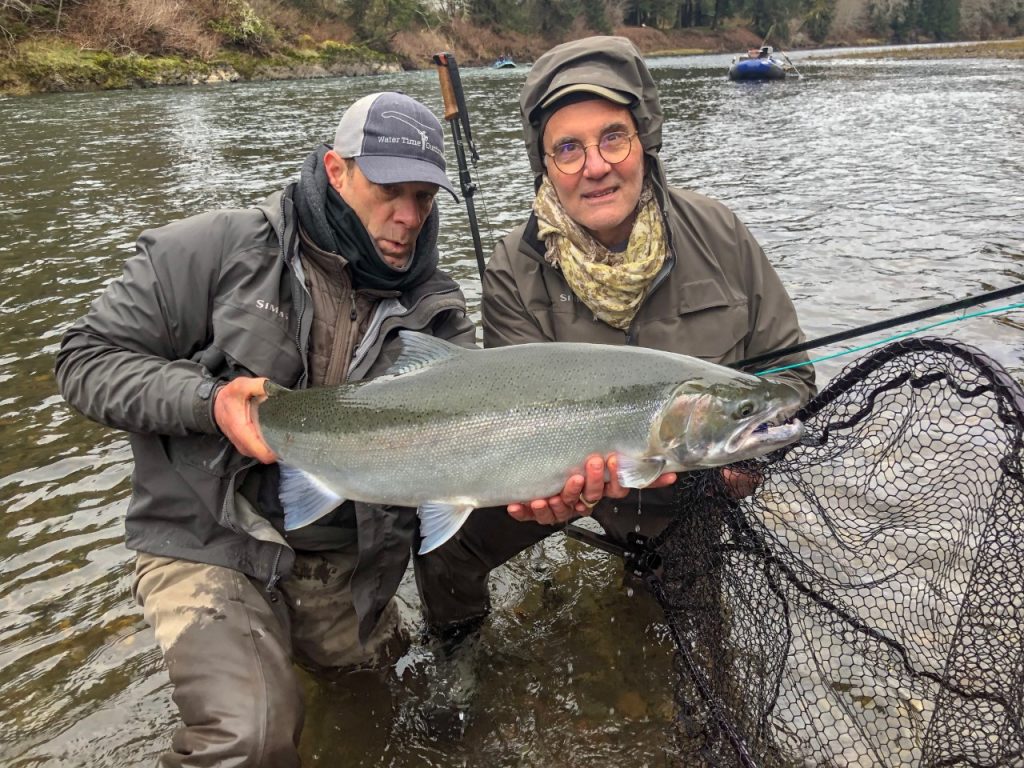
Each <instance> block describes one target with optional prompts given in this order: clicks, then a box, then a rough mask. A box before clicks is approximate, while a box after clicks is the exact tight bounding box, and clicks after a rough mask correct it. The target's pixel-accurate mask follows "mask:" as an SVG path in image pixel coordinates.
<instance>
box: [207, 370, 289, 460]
mask: <svg viewBox="0 0 1024 768" xmlns="http://www.w3.org/2000/svg"><path fill="white" fill-rule="evenodd" d="M266 381H267V380H266V379H265V378H258V379H254V378H250V377H248V376H239V377H238V378H237V379H232V380H231V381H229V382H228V383H227V384H225V385H224V386H223V387H221V388H220V389H219V390H217V393H216V395H214V401H213V419H214V421H216V422H217V427H218V428H219V429H220V431H221V432H222V433H223V434H224V437H226V438H227V439H228V440H230V441H231V444H232V445H233V446H235V448H236V449H237V450H238V452H239V453H240V454H242V455H243V456H249V457H251V458H254V459H256V460H258V461H260V462H262V463H263V464H272V463H274V462H275V461H277V456H276V455H275V454H274V452H273V451H272V450H270V447H269V446H268V445H267V444H266V443H265V442H264V441H263V435H262V434H261V432H260V426H259V421H258V420H257V419H256V407H255V406H257V405H259V404H260V403H262V402H263V401H264V400H266V399H267V393H266V391H265V390H264V384H265V383H266Z"/></svg>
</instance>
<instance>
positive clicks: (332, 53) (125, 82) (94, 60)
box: [0, 21, 760, 95]
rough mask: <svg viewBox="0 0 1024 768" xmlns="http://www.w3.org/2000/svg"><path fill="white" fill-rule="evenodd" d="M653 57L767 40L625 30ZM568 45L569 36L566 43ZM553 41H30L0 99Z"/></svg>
mask: <svg viewBox="0 0 1024 768" xmlns="http://www.w3.org/2000/svg"><path fill="white" fill-rule="evenodd" d="M615 34H620V35H623V36H625V37H628V38H629V39H631V40H632V41H633V43H634V44H635V45H636V46H637V48H639V49H640V50H641V51H642V52H643V53H644V54H646V55H667V54H672V55H688V54H701V53H725V52H730V51H738V50H746V49H747V48H749V47H751V46H756V45H759V44H760V38H758V36H757V35H755V34H754V33H753V32H751V31H749V30H747V29H745V28H742V27H731V28H723V29H719V30H716V31H711V30H702V29H695V30H673V31H670V32H663V31H660V30H656V29H652V28H649V27H620V28H618V29H616V30H615ZM567 39H568V38H567ZM552 44H553V43H552V42H551V41H547V40H544V39H541V38H539V37H536V36H528V35H522V34H517V33H514V32H510V33H506V34H503V35H499V34H497V33H495V32H494V31H493V30H490V29H485V28H481V27H476V26H474V25H471V24H468V23H466V22H461V21H457V22H453V23H452V24H451V25H450V26H449V27H448V28H446V29H444V30H441V29H436V30H418V31H407V32H402V33H399V34H397V35H396V36H395V37H394V39H392V40H391V42H390V44H389V47H390V49H391V50H390V52H388V53H383V52H380V51H377V50H373V49H371V48H369V47H367V46H364V45H356V44H350V43H342V42H337V41H334V40H324V41H321V42H315V41H314V40H313V38H311V37H309V36H299V41H298V43H297V44H293V45H288V44H280V43H279V44H278V45H277V46H275V48H274V49H273V50H272V51H267V52H262V53H261V52H257V51H253V50H251V49H236V48H233V47H221V48H219V49H216V50H215V51H213V52H211V53H209V54H208V55H205V56H198V55H188V54H185V53H179V54H174V55H163V54H160V53H152V54H146V53H139V52H135V51H128V52H126V53H121V54H119V53H114V52H112V51H111V50H109V49H100V48H91V47H89V46H87V45H80V44H75V43H74V42H73V41H71V40H69V39H66V38H63V37H38V38H35V39H31V40H26V41H23V42H21V43H19V44H17V45H16V46H14V47H13V48H12V49H11V50H9V51H8V53H7V55H6V56H0V93H5V94H8V95H25V94H30V93H48V92H65V91H98V90H111V89H120V88H150V87H156V86H166V85H199V84H206V83H222V82H236V81H245V80H294V79H310V78H318V77H342V76H358V75H372V74H383V73H387V72H398V71H402V70H415V69H426V68H428V67H430V66H431V54H433V53H436V52H438V51H452V52H454V53H455V55H456V58H457V60H458V62H459V63H460V64H461V65H463V66H487V65H489V64H490V63H491V62H493V61H494V60H495V59H496V58H497V57H498V56H500V55H502V54H504V53H510V54H511V55H512V57H513V59H514V60H516V61H517V62H520V63H521V64H525V63H529V62H532V61H534V60H535V59H536V58H537V57H538V56H540V55H541V54H542V53H543V52H544V51H546V50H547V49H548V48H550V47H551V45H552Z"/></svg>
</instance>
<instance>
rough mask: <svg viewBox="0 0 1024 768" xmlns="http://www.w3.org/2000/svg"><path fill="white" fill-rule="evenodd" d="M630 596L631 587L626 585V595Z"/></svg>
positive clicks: (631, 594)
mask: <svg viewBox="0 0 1024 768" xmlns="http://www.w3.org/2000/svg"><path fill="white" fill-rule="evenodd" d="M632 596H633V588H632V587H626V597H632Z"/></svg>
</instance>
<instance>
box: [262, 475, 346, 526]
mask: <svg viewBox="0 0 1024 768" xmlns="http://www.w3.org/2000/svg"><path fill="white" fill-rule="evenodd" d="M278 468H279V469H280V470H281V485H280V487H279V488H278V490H277V496H278V498H279V499H280V500H281V506H282V507H283V508H284V529H285V530H286V531H294V530H295V529H296V528H302V527H303V526H305V525H309V524H310V523H315V522H316V521H317V520H319V519H320V518H321V517H323V516H324V515H326V514H327V513H328V512H330V511H331V510H333V509H335V508H337V507H338V506H339V505H341V504H344V503H345V499H343V498H341V496H339V495H338V494H336V493H335V492H334V491H332V490H331V489H330V488H328V487H327V486H325V485H324V484H323V483H321V482H320V481H319V480H317V479H316V478H315V477H313V476H312V475H310V474H307V473H306V472H303V471H302V470H301V469H296V468H295V467H289V466H288V465H287V464H278Z"/></svg>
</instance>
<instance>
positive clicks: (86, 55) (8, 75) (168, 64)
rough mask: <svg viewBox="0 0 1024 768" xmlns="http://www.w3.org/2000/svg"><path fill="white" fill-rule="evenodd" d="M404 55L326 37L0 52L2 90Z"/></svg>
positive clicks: (221, 75)
mask: <svg viewBox="0 0 1024 768" xmlns="http://www.w3.org/2000/svg"><path fill="white" fill-rule="evenodd" d="M399 69H400V65H399V61H398V58H397V57H395V56H393V55H388V54H384V53H380V52H379V51H372V50H370V49H369V48H366V47H363V46H358V45H349V44H345V43H337V42H333V41H325V42H322V43H313V42H312V41H310V44H309V45H308V46H307V47H297V48H285V49H281V50H278V51H275V52H273V53H268V54H257V53H252V52H248V51H240V50H222V51H219V52H218V53H217V54H215V55H213V56H211V57H210V58H208V59H205V60H204V59H200V58H197V57H189V56H183V55H164V56H160V55H146V54H138V53H134V52H128V53H126V54H121V55H118V54H114V53H111V52H110V51H105V50H90V49H84V48H79V47H77V46H74V45H70V44H69V43H67V42H66V41H64V40H60V39H56V38H51V39H43V40H32V41H28V42H25V43H22V44H21V45H19V46H18V47H17V49H16V50H15V51H13V52H12V53H11V54H10V55H8V56H7V57H5V58H0V92H3V93H7V94H11V95H20V94H28V93H38V92H51V91H95V90H107V89H113V88H148V87H153V86H161V85H195V84H199V83H217V82H233V81H236V80H282V79H294V78H314V77H337V76H343V75H368V74H378V73H381V72H397V71H399Z"/></svg>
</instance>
